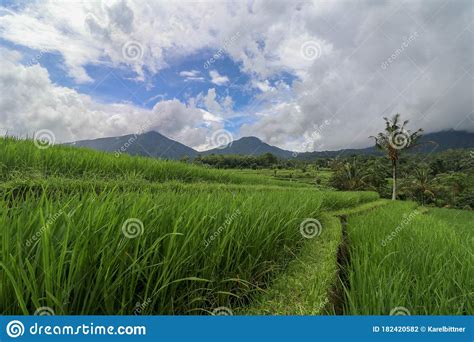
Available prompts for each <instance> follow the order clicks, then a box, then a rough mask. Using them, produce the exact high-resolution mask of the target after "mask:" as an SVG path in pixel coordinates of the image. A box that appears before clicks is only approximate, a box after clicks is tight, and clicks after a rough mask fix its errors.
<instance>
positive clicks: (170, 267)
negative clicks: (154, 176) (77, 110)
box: [0, 185, 376, 314]
mask: <svg viewBox="0 0 474 342" xmlns="http://www.w3.org/2000/svg"><path fill="white" fill-rule="evenodd" d="M211 189H212V187H211ZM237 189H238V188H237ZM59 190H60V189H58V188H57V189H56V192H54V193H51V192H50V191H48V190H47V188H46V189H45V190H43V191H38V189H37V188H33V189H30V190H26V191H25V192H24V193H22V196H20V197H19V196H17V195H16V194H15V193H14V191H13V190H8V188H7V189H4V194H3V196H2V198H1V199H0V207H1V208H2V211H1V212H0V226H1V227H2V229H1V230H0V241H1V263H0V270H1V271H0V285H1V286H0V308H1V310H2V313H3V314H27V313H30V314H31V313H32V312H34V310H35V308H38V307H42V306H48V307H51V308H53V309H54V311H55V312H56V313H57V314H133V312H134V310H135V307H136V306H137V303H142V304H143V303H146V305H140V307H141V309H140V310H141V313H143V314H190V313H206V312H209V311H211V310H212V309H213V308H215V307H218V306H228V307H231V308H239V307H243V306H245V305H247V304H248V303H249V302H250V301H251V299H252V298H254V296H255V295H256V294H257V293H258V292H260V290H259V289H260V288H265V287H266V286H267V284H268V283H269V282H270V280H271V279H272V278H273V277H274V276H275V275H276V274H278V273H279V272H281V271H282V270H283V269H285V267H286V264H287V263H288V262H289V260H290V259H291V258H293V257H294V256H295V255H297V254H298V252H299V250H300V248H301V247H302V245H303V242H304V240H305V239H304V238H303V237H302V236H301V234H300V230H299V227H300V224H301V222H302V221H303V220H304V219H305V218H318V217H320V215H322V213H323V212H325V211H327V210H329V208H332V207H333V206H334V205H337V206H353V205H356V204H358V203H360V202H364V201H371V200H373V198H376V195H375V194H372V193H358V194H357V193H353V194H352V193H351V194H347V193H327V194H324V193H321V192H318V191H315V190H313V191H308V190H306V189H301V190H297V189H289V190H291V191H289V190H288V189H282V188H271V187H270V188H266V189H265V188H261V189H259V190H258V191H255V190H252V189H251V188H250V187H241V188H240V189H238V191H228V189H219V188H216V189H214V190H212V191H207V190H206V187H205V186H203V185H201V186H200V185H193V186H182V185H179V186H177V188H172V187H171V188H166V187H163V188H161V189H159V190H157V189H153V188H151V189H147V188H143V189H141V190H139V191H123V189H110V190H109V191H103V192H97V191H95V190H94V189H93V190H89V191H85V190H82V191H76V192H64V193H61V191H59ZM130 218H136V219H139V220H140V221H141V222H143V227H144V229H143V234H141V235H139V236H137V237H136V238H133V239H130V238H127V237H126V236H125V235H124V233H123V231H122V227H123V224H124V223H125V222H126V221H127V219H130Z"/></svg>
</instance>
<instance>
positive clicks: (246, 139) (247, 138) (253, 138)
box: [234, 136, 265, 144]
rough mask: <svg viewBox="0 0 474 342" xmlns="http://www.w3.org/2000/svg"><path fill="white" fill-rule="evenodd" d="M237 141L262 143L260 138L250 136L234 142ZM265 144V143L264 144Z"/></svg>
mask: <svg viewBox="0 0 474 342" xmlns="http://www.w3.org/2000/svg"><path fill="white" fill-rule="evenodd" d="M237 141H246V142H256V143H264V142H263V141H262V140H261V139H260V138H257V137H254V136H250V137H242V138H240V139H237V140H235V141H234V142H237ZM264 144H265V143H264Z"/></svg>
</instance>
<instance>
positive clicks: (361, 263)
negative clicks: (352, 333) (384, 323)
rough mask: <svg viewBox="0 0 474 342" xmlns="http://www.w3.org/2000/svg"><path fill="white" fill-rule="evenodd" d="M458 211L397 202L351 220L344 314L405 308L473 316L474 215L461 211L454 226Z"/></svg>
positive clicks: (421, 312)
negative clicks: (424, 208)
mask: <svg viewBox="0 0 474 342" xmlns="http://www.w3.org/2000/svg"><path fill="white" fill-rule="evenodd" d="M455 213H456V211H451V210H443V209H430V210H429V211H427V212H426V211H423V210H422V209H420V208H417V206H416V205H415V204H414V203H410V202H405V203H404V202H396V203H393V204H391V205H390V206H389V207H381V208H379V209H376V210H373V211H371V212H368V213H364V214H359V215H353V216H350V217H349V220H348V224H347V233H348V245H349V260H350V264H349V265H348V266H349V267H348V281H349V282H348V284H347V286H346V287H345V292H346V301H345V303H346V305H345V310H344V312H345V314H354V315H388V314H390V311H391V310H393V309H394V308H397V307H404V308H406V309H408V311H409V312H410V313H411V314H412V315H466V314H471V315H472V313H473V312H474V293H473V291H472V289H473V288H474V258H473V254H472V251H473V250H474V239H473V231H472V222H473V221H474V214H473V213H472V212H462V214H461V215H460V216H458V218H457V222H458V224H459V226H458V225H456V226H454V227H453V225H452V223H451V222H452V221H451V219H452V218H453V216H455V215H456V214H455ZM446 214H448V215H446ZM445 215H446V216H445ZM374 228H376V229H374Z"/></svg>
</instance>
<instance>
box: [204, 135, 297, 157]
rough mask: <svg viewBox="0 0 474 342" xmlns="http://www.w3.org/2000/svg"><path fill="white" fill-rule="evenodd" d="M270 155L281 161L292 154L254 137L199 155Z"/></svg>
mask: <svg viewBox="0 0 474 342" xmlns="http://www.w3.org/2000/svg"><path fill="white" fill-rule="evenodd" d="M265 153H271V154H273V155H274V156H276V157H278V158H282V159H288V158H291V157H292V155H293V152H291V151H286V150H282V149H281V148H278V147H275V146H272V145H269V144H267V143H264V142H263V141H262V140H260V139H259V138H256V137H244V138H241V139H239V140H235V141H233V142H232V143H231V144H229V145H228V146H226V147H224V148H214V149H212V150H208V151H204V152H201V153H200V154H201V155H209V154H241V155H254V156H255V155H257V156H258V155H262V154H265Z"/></svg>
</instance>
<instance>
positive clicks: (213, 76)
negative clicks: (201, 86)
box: [209, 70, 229, 86]
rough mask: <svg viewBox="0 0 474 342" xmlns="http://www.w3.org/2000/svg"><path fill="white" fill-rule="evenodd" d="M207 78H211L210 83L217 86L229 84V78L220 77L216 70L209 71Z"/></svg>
mask: <svg viewBox="0 0 474 342" xmlns="http://www.w3.org/2000/svg"><path fill="white" fill-rule="evenodd" d="M209 76H211V82H212V83H214V84H217V85H220V86H221V85H225V84H227V83H229V78H228V77H227V76H223V75H220V74H219V72H218V71H217V70H211V71H209Z"/></svg>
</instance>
